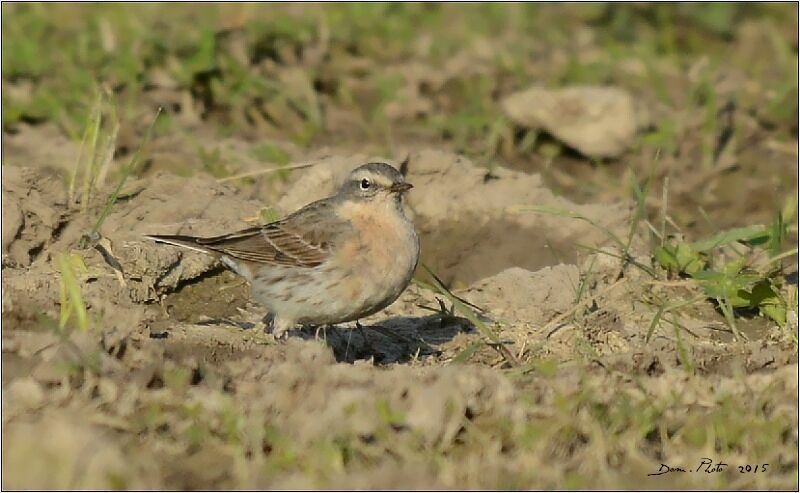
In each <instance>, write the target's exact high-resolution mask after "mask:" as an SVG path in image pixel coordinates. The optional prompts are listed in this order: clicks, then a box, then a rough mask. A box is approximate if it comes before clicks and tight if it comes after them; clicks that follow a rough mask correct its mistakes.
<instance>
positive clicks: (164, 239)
mask: <svg viewBox="0 0 800 493" xmlns="http://www.w3.org/2000/svg"><path fill="white" fill-rule="evenodd" d="M144 237H145V238H149V239H151V240H153V241H155V242H158V243H166V244H167V245H175V246H179V247H183V248H188V249H189V250H194V251H196V252H201V253H205V254H208V255H214V256H219V255H220V254H219V252H217V251H214V250H212V249H210V248H208V247H206V246H205V245H201V244H200V243H199V242H198V241H197V240H199V238H196V237H194V236H183V235H144Z"/></svg>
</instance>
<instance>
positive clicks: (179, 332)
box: [3, 150, 797, 489]
mask: <svg viewBox="0 0 800 493" xmlns="http://www.w3.org/2000/svg"><path fill="white" fill-rule="evenodd" d="M367 159H369V157H368V156H363V155H362V156H359V155H353V156H337V157H331V158H327V159H323V160H320V161H319V162H318V164H317V165H316V166H314V167H313V168H311V169H310V170H307V171H300V172H297V176H293V180H292V183H291V184H290V185H289V186H288V187H287V189H286V191H285V193H284V194H282V196H281V198H280V200H279V201H278V202H277V207H278V208H279V209H282V210H286V211H288V210H292V209H293V208H294V207H296V206H297V205H298V204H301V203H303V202H305V201H310V200H312V199H315V198H318V197H320V196H324V195H326V194H328V193H330V192H331V191H332V190H333V189H334V187H335V186H336V184H337V183H339V181H340V180H341V178H342V177H343V176H344V174H345V173H346V172H347V171H349V170H350V169H351V168H352V166H353V163H359V162H363V161H365V160H367ZM494 173H495V175H496V176H495V177H494V178H493V179H492V180H489V181H486V180H484V176H485V174H486V172H485V170H483V169H480V168H478V167H476V166H474V165H473V164H472V163H470V162H469V161H468V160H467V159H465V158H462V157H459V156H457V155H453V154H449V153H446V152H441V151H434V150H423V151H419V152H416V153H412V154H411V155H410V160H409V165H408V172H407V179H408V180H409V181H410V182H412V183H414V184H415V188H414V190H413V191H412V192H411V194H410V196H409V201H408V202H409V204H408V205H409V209H410V211H411V212H412V213H413V217H414V221H415V223H416V225H417V227H418V230H419V231H420V234H421V236H422V245H423V247H422V248H423V252H425V253H424V254H423V262H426V263H429V264H430V265H432V266H435V268H436V269H437V270H438V271H439V272H441V273H442V276H443V278H445V279H447V280H448V282H449V283H454V284H461V285H464V286H465V288H463V289H460V290H458V291H457V292H456V294H458V295H459V296H461V297H463V298H464V299H465V300H467V301H469V302H470V303H473V304H475V305H476V306H478V307H480V308H481V309H483V310H484V314H485V315H484V317H485V320H487V321H490V320H491V321H495V322H500V323H499V325H498V327H499V331H498V333H497V336H498V337H499V338H500V340H501V341H502V344H503V345H504V346H505V348H507V350H508V351H509V352H510V353H511V355H512V357H513V359H511V360H509V359H507V358H506V357H504V355H503V353H500V352H498V351H497V350H496V349H493V348H492V347H491V346H490V345H487V344H484V343H483V342H482V341H484V339H483V336H482V335H481V334H480V332H479V331H478V330H476V328H475V327H474V326H473V325H472V324H471V323H470V322H469V321H468V320H466V319H464V318H462V317H460V316H450V315H447V314H443V313H436V312H431V311H429V310H427V309H425V308H424V307H426V306H427V307H438V302H437V295H436V293H434V292H432V291H430V290H428V289H425V288H423V287H420V286H418V285H412V286H411V287H410V288H409V289H408V290H407V291H406V292H405V293H404V294H403V295H402V296H401V298H400V300H398V301H397V302H396V303H395V304H393V305H392V306H391V307H389V308H388V309H387V310H385V311H384V312H381V313H379V314H377V315H375V316H373V317H371V318H370V319H367V320H363V321H362V323H363V324H364V326H365V328H364V330H363V331H358V330H355V329H354V328H353V327H352V326H349V325H345V326H341V327H336V328H334V329H331V330H329V331H325V333H323V334H315V331H313V330H308V329H306V330H303V331H299V332H298V333H295V334H294V335H293V336H292V337H290V339H289V340H288V341H287V342H275V341H274V340H272V339H271V338H270V336H268V335H265V334H262V333H258V332H257V331H256V330H255V329H253V325H254V323H255V322H256V321H258V320H259V318H260V317H262V316H263V312H261V311H260V308H258V307H257V306H253V305H252V304H250V303H249V302H248V301H247V300H248V296H247V294H248V290H247V286H245V285H244V283H243V282H242V281H241V280H239V279H237V278H236V277H235V276H234V275H233V274H231V273H229V272H227V271H224V270H223V269H221V268H220V267H219V266H218V265H215V263H214V262H213V261H211V260H210V259H209V257H206V256H203V255H201V254H195V253H192V252H189V253H186V252H184V251H181V250H178V249H175V248H171V247H165V246H161V245H155V244H153V243H152V242H149V241H146V240H144V239H142V238H141V235H142V234H144V233H164V232H180V233H184V234H199V235H203V234H214V233H217V232H220V231H226V230H230V229H234V228H238V227H244V226H246V225H247V224H248V223H247V222H245V221H244V220H242V218H248V217H252V216H256V215H257V213H258V210H259V207H260V205H259V204H258V203H257V202H255V201H252V200H249V199H246V198H244V197H243V196H242V194H241V193H240V192H239V191H238V190H237V189H236V188H234V187H231V186H225V185H222V184H219V183H218V182H217V181H216V180H214V179H212V178H210V177H207V176H195V177H192V178H188V179H184V178H178V177H176V176H174V175H170V174H166V173H156V174H154V175H153V176H152V177H148V178H145V179H143V181H141V182H139V183H136V184H135V186H134V188H133V189H132V191H131V192H130V194H129V195H126V197H125V199H124V200H121V201H120V202H119V203H118V204H117V205H115V207H114V210H113V211H112V213H111V215H110V216H109V218H108V220H107V222H106V226H104V228H103V229H102V231H101V233H102V236H103V237H104V238H105V239H106V240H108V242H107V243H106V242H103V245H104V246H102V247H97V248H93V249H86V250H78V253H79V254H80V255H81V257H82V258H83V260H84V262H85V266H86V270H85V272H83V273H82V274H81V287H82V293H83V299H84V301H85V303H86V305H87V307H88V308H89V313H90V316H91V318H92V324H91V328H90V330H89V331H88V332H87V333H82V332H80V331H78V330H75V331H72V332H69V333H62V332H59V331H58V330H55V331H54V330H50V329H47V328H46V324H44V326H43V322H42V318H41V317H42V315H41V314H40V313H38V310H40V309H42V308H44V313H45V314H46V315H48V316H50V317H52V318H53V319H54V320H55V319H57V318H58V316H59V310H58V306H59V304H60V301H59V300H60V298H59V296H60V295H59V275H58V273H57V272H56V271H55V268H54V265H53V257H52V256H53V253H52V252H57V251H63V250H67V249H74V248H76V247H77V245H78V241H79V240H80V235H81V234H82V232H83V231H85V230H86V229H87V228H88V227H90V223H89V222H87V221H89V220H90V219H91V218H93V215H91V214H80V213H76V212H74V211H69V210H67V209H66V208H65V207H64V204H65V200H66V197H65V193H64V189H63V186H62V184H61V181H60V180H59V179H58V177H57V176H55V175H54V174H53V172H51V171H48V170H47V169H44V168H32V167H10V168H6V169H5V170H4V176H3V210H4V212H3V214H4V221H3V226H4V245H3V247H4V253H5V256H4V263H5V265H6V266H5V268H4V270H3V320H4V324H3V388H4V392H3V420H4V423H5V425H6V426H5V430H4V431H5V433H4V436H3V440H4V450H5V451H6V454H5V458H4V468H6V469H5V472H6V474H5V479H4V481H6V486H8V487H12V488H13V487H23V486H29V485H34V484H35V485H39V486H42V487H65V486H68V487H102V486H115V485H124V486H125V487H135V488H147V487H166V488H178V489H180V488H209V487H211V488H232V487H246V488H262V487H266V488H313V487H320V486H325V487H343V488H362V487H370V488H392V487H397V486H400V485H402V486H404V487H426V488H440V487H441V488H457V487H466V486H469V487H484V488H493V487H507V488H531V487H535V488H548V487H562V486H564V485H565V484H567V483H565V481H569V483H568V484H570V485H574V486H575V487H581V486H583V487H587V486H594V487H603V486H607V487H610V486H623V487H636V486H645V485H646V486H647V487H654V488H658V487H666V486H675V487H715V485H717V486H719V485H723V484H724V485H728V486H738V487H743V488H749V487H758V488H791V487H792V485H793V484H796V482H795V481H796V476H793V473H791V471H792V470H793V469H794V468H795V465H796V463H797V462H796V461H797V455H796V449H795V448H794V446H793V445H792V444H793V443H796V440H797V436H796V428H795V422H796V419H797V405H796V400H795V399H794V397H793V396H794V395H796V393H797V379H796V376H797V374H796V370H797V366H796V362H795V359H796V356H797V352H796V351H797V350H796V346H795V345H794V344H792V343H790V342H787V341H785V340H781V337H780V332H779V331H778V330H777V328H776V329H775V330H772V331H770V330H769V329H766V328H764V327H762V328H759V329H757V330H759V331H760V332H757V333H755V334H753V337H751V339H750V340H749V341H748V342H741V341H733V340H732V338H731V337H730V336H729V334H728V333H726V332H725V331H724V330H723V329H724V327H722V326H721V324H719V323H716V324H715V323H709V322H708V321H707V320H704V319H703V318H702V316H701V315H698V317H697V318H696V319H686V320H684V324H686V325H687V326H688V327H690V328H691V333H692V336H691V337H685V338H684V339H683V340H682V346H681V345H679V344H678V343H677V341H676V333H675V332H673V331H672V330H668V328H666V327H661V328H660V329H659V330H657V331H656V333H655V335H654V337H653V338H652V340H651V341H650V342H645V340H644V339H645V333H646V331H647V329H648V326H649V322H650V320H651V319H652V317H653V309H652V308H651V307H648V306H647V305H646V304H644V303H642V302H641V301H640V300H639V299H638V293H639V292H640V291H641V290H642V289H643V284H645V283H647V282H648V280H649V278H648V276H647V275H645V274H644V273H643V272H641V271H639V270H637V269H636V268H635V267H627V268H626V269H625V270H624V271H623V272H620V271H619V269H620V264H619V263H618V262H616V261H615V260H614V258H613V257H610V256H605V255H601V254H597V255H594V256H590V257H588V258H582V259H580V261H581V262H580V264H576V263H575V262H576V259H575V258H574V257H573V258H569V253H568V251H569V248H568V245H570V244H571V243H572V242H575V241H578V240H580V241H581V242H583V243H586V244H593V243H597V244H600V243H601V242H602V239H603V238H602V235H598V233H597V229H596V228H593V227H591V226H589V225H587V224H585V223H581V222H570V221H565V220H563V219H560V218H553V217H550V216H543V215H536V214H525V213H522V212H515V211H514V210H513V207H514V206H516V205H519V204H531V203H535V204H540V205H552V206H562V207H570V208H577V210H579V211H581V213H583V214H585V215H587V216H589V217H593V218H595V219H596V220H598V221H600V222H601V223H602V224H603V225H605V226H606V227H608V228H609V229H612V230H614V229H620V228H622V229H624V228H625V226H626V221H627V216H628V214H629V212H630V211H629V210H628V208H626V207H624V206H619V207H608V206H593V205H585V206H578V205H575V204H570V203H569V202H568V201H567V200H565V199H563V198H559V197H557V196H555V195H554V194H552V193H551V192H550V191H549V190H548V189H547V188H546V187H544V186H543V185H542V183H541V180H540V179H539V178H538V177H536V176H531V175H526V174H523V173H521V172H517V171H510V170H504V169H497V170H496V171H495V172H494ZM510 211H511V212H510ZM6 228H7V229H6ZM500 238H502V241H500ZM559 247H560V248H561V251H558V249H559ZM550 249H555V250H556V251H553V252H551V251H549V250H550ZM573 255H574V253H573ZM556 258H560V259H562V260H563V261H564V263H559V262H556V261H554V260H553V259H556ZM589 263H592V264H593V265H594V267H593V269H592V271H591V279H589V280H588V281H587V286H586V287H585V289H586V292H585V294H584V295H583V296H584V299H585V300H587V302H586V303H583V304H579V305H576V291H577V289H578V285H579V283H580V279H581V277H582V272H585V269H586V265H588V264H589ZM439 298H440V299H443V298H442V297H441V296H439ZM589 300H590V301H589ZM576 306H577V307H578V308H579V309H580V310H581V311H583V314H582V315H581V316H580V317H577V318H567V319H564V320H565V323H555V324H554V323H553V321H554V320H558V318H559V317H558V316H559V315H560V314H563V313H567V312H570V311H571V310H574V309H575V308H576ZM53 323H55V322H53ZM762 325H763V324H762ZM681 347H683V348H684V349H683V350H685V351H687V352H688V353H690V354H691V361H692V365H693V366H694V368H693V371H692V372H687V371H686V370H685V368H684V364H685V361H682V358H681V355H680V354H679V351H680V350H681V349H680V348H681ZM512 362H513V363H512ZM752 406H757V409H756V410H750V411H749V414H752V413H753V412H754V411H756V412H757V413H758V415H759V416H760V418H761V419H762V420H763V421H762V422H760V423H756V425H757V426H758V427H759V429H761V428H763V429H764V430H763V431H760V432H759V433H758V434H756V433H753V434H752V436H748V437H747V438H737V440H741V439H744V440H746V441H747V442H749V441H751V440H752V441H755V442H756V443H755V444H753V445H752V448H751V447H750V446H748V447H747V448H746V449H745V450H747V451H755V450H757V451H758V453H759V455H758V458H757V459H754V458H752V457H751V456H749V455H743V454H742V452H740V451H738V449H737V448H736V447H731V449H730V450H727V449H726V445H725V443H727V442H726V441H727V440H734V439H732V438H730V437H727V435H728V434H738V433H744V434H747V435H750V432H749V431H747V430H733V429H730V427H731V426H734V424H733V423H730V422H728V421H727V420H728V418H733V416H727V413H739V412H744V411H747V410H748V409H751V407H752ZM740 407H743V408H744V410H742V409H739V408H740ZM686 415H690V416H692V418H691V419H690V421H695V420H696V421H697V423H696V424H694V425H693V426H694V428H692V427H691V426H689V425H687V424H686V423H685V422H682V421H683V420H684V419H686ZM750 419H752V416H750ZM706 420H710V421H711V423H714V422H715V420H718V421H719V424H718V425H717V426H714V425H713V424H712V426H711V427H710V428H707V427H705V426H707V424H702V423H704V422H705V421H706ZM679 423H680V424H679ZM734 423H735V419H734ZM637 425H638V427H639V428H638V429H637V428H636V426H637ZM615 426H623V427H624V428H623V429H618V430H614V431H615V434H618V435H616V436H614V437H613V438H607V437H605V433H606V432H607V431H608V429H607V427H615ZM687 428H688V429H687ZM764 432H768V433H771V434H772V435H770V436H772V437H774V438H776V439H777V438H778V437H781V438H779V441H780V442H782V443H784V444H785V445H784V446H782V447H775V446H774V444H772V445H771V446H766V445H767V440H766V438H765V437H764V436H763V433H764ZM709 434H710V435H709ZM715 434H718V436H715ZM37 437H38V438H37ZM45 437H47V438H45ZM715 444H716V445H715ZM709 447H711V448H709ZM717 447H722V450H727V452H726V453H725V454H724V455H723V453H722V452H720V451H718V450H719V449H718V448H717ZM712 452H713V453H712ZM31 454H36V455H37V457H47V458H48V460H47V461H39V460H37V461H35V464H32V463H31V461H30V457H31ZM707 455H712V456H714V460H715V461H716V460H720V461H723V462H727V463H729V464H738V463H740V462H741V463H742V464H744V463H746V462H747V461H752V460H758V461H760V462H766V463H769V464H770V467H774V468H775V469H774V470H773V471H771V474H764V475H762V476H752V477H750V476H747V475H745V476H742V475H740V473H739V472H738V470H736V469H735V468H733V467H731V468H730V469H728V470H727V471H726V472H724V473H721V474H719V475H716V476H709V475H706V474H702V475H689V474H686V475H681V476H678V477H676V475H677V473H674V475H668V476H667V477H663V476H652V477H648V476H647V474H648V473H651V472H656V469H658V468H659V467H660V464H662V463H665V464H669V465H673V464H674V465H676V466H674V467H681V466H689V465H691V466H693V467H694V463H695V462H697V463H698V464H699V461H701V459H702V458H703V457H705V456H707ZM130 459H132V460H130ZM356 465H357V467H358V470H355V469H354V467H355V466H356ZM41 468H46V473H45V471H44V470H42V469H41Z"/></svg>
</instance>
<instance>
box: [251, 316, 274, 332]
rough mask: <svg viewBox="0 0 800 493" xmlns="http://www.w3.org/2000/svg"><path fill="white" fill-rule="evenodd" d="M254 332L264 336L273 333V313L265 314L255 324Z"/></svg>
mask: <svg viewBox="0 0 800 493" xmlns="http://www.w3.org/2000/svg"><path fill="white" fill-rule="evenodd" d="M254 328H255V330H256V331H258V332H264V333H265V334H269V333H271V332H274V331H275V315H274V314H273V313H267V314H266V315H265V316H264V318H262V319H261V320H259V321H258V322H256V325H255V327H254Z"/></svg>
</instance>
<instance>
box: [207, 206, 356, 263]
mask: <svg viewBox="0 0 800 493" xmlns="http://www.w3.org/2000/svg"><path fill="white" fill-rule="evenodd" d="M348 227H349V226H348V224H347V223H346V222H345V221H343V220H340V219H338V218H337V216H336V214H335V212H334V208H333V204H332V203H331V199H325V200H321V201H318V202H314V203H311V204H309V205H307V206H306V207H304V208H302V209H300V210H299V211H297V212H295V213H294V214H292V215H290V216H288V217H286V218H285V219H282V220H280V221H276V222H274V223H270V224H267V225H264V226H259V227H255V228H248V229H244V230H242V231H237V232H235V233H230V234H227V235H223V236H216V237H213V238H203V239H198V241H197V242H198V244H199V245H202V246H204V247H206V248H208V249H209V250H213V251H216V252H219V253H221V254H223V255H228V256H229V257H232V258H234V259H239V260H243V261H245V262H253V263H257V264H271V265H283V266H292V267H305V268H311V267H316V266H318V265H320V264H322V263H323V262H325V260H326V259H327V258H328V256H329V255H330V252H331V249H332V248H333V247H334V246H335V244H336V243H337V241H338V240H339V238H340V237H341V235H342V233H343V232H344V231H345V230H346V229H347V228H348Z"/></svg>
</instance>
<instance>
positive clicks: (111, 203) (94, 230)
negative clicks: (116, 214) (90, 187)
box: [89, 107, 161, 241]
mask: <svg viewBox="0 0 800 493" xmlns="http://www.w3.org/2000/svg"><path fill="white" fill-rule="evenodd" d="M160 114H161V108H160V107H159V108H158V111H157V112H156V116H155V117H154V118H153V121H152V122H151V123H150V126H149V127H148V128H147V132H146V133H145V135H144V138H143V139H142V141H141V142H139V147H137V148H136V152H135V153H134V155H133V157H132V158H131V161H130V163H128V166H126V167H125V169H123V170H122V176H121V177H120V179H119V181H118V182H117V186H116V188H114V191H113V192H112V193H111V195H109V197H108V200H106V203H105V205H104V206H103V210H102V211H101V212H100V216H98V218H97V222H95V224H94V227H93V228H92V231H91V232H90V233H89V240H90V241H93V240H94V239H95V238H96V237H97V232H98V231H100V227H101V226H102V225H103V221H105V220H106V217H107V216H108V214H109V213H110V212H111V208H112V207H113V206H114V204H115V203H116V201H117V197H118V196H119V192H120V190H122V186H123V185H124V184H125V181H126V180H127V179H128V176H130V174H131V173H132V172H133V170H134V169H136V167H137V165H138V164H139V158H140V157H141V154H142V149H143V148H144V146H145V144H146V143H147V142H148V141H149V140H150V135H151V134H152V133H153V127H155V125H156V122H157V121H158V116H159V115H160Z"/></svg>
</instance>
